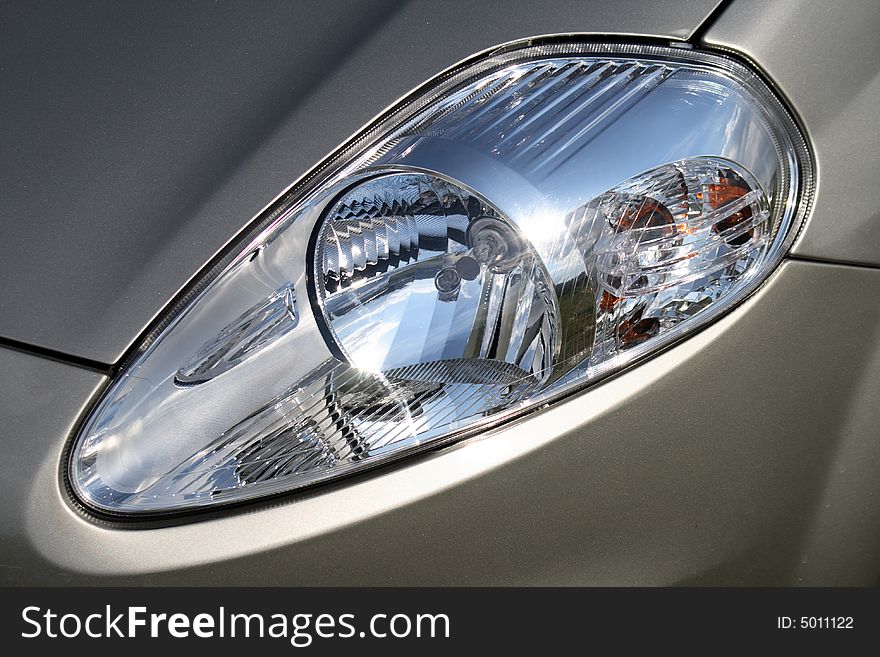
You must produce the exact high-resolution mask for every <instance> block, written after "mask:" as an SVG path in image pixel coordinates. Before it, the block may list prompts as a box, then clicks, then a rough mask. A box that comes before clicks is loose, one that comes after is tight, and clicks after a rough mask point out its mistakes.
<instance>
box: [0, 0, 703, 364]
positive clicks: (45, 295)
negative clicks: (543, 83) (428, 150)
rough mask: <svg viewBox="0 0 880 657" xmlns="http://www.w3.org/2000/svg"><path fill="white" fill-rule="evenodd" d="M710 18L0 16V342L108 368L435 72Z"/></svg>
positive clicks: (212, 12) (373, 7)
mask: <svg viewBox="0 0 880 657" xmlns="http://www.w3.org/2000/svg"><path fill="white" fill-rule="evenodd" d="M716 4H717V2H716V0H698V1H696V2H684V1H683V0H679V1H676V2H664V3H651V4H646V3H644V2H641V1H640V0H625V1H624V2H613V3H609V2H605V0H593V1H592V2H580V1H577V0H564V1H562V2H553V3H546V4H544V5H542V6H541V8H540V11H537V10H536V9H535V5H534V3H533V2H530V1H528V0H515V1H513V2H505V3H504V5H503V7H502V6H500V5H497V4H495V3H486V2H465V1H457V2H408V3H396V2H390V1H383V0H373V1H371V2H359V3H358V5H357V10H356V11H353V10H352V6H351V4H350V3H348V2H327V1H326V0H312V1H311V2H306V1H301V2H277V1H273V2H266V3H264V4H263V5H262V6H261V7H260V9H259V10H255V8H254V7H252V6H251V3H245V2H242V3H229V4H226V5H222V6H221V7H219V8H218V7H216V5H215V4H214V3H205V4H203V5H200V4H199V3H194V4H189V3H187V4H182V3H175V2H166V3H164V4H163V5H162V7H161V9H160V8H158V7H156V5H155V4H149V5H147V4H143V5H138V4H134V5H132V4H131V3H125V4H119V5H113V4H107V3H96V4H86V3H76V4H71V3H51V4H46V5H29V4H22V5H20V6H12V5H8V4H3V5H2V6H0V25H3V31H4V38H3V39H0V61H2V62H4V67H3V69H2V71H0V87H2V89H3V101H2V103H0V131H2V133H0V134H2V140H0V143H3V145H4V147H3V148H2V149H0V176H2V178H0V188H2V189H3V208H2V212H3V239H2V240H0V263H2V267H3V280H4V285H3V286H2V287H0V309H2V312H0V336H2V337H4V338H7V339H11V340H16V341H19V342H21V343H26V344H28V345H35V346H38V347H42V348H45V349H52V350H55V351H60V352H64V353H65V354H69V355H73V356H78V357H80V358H85V359H91V360H93V361H98V362H101V363H115V362H116V361H118V360H119V359H120V358H121V357H122V355H123V354H124V353H125V351H126V350H127V349H128V348H129V347H130V346H131V345H132V344H133V343H134V342H135V341H136V340H137V338H138V336H139V335H140V334H141V333H142V332H143V331H144V329H145V328H146V327H147V325H148V324H149V323H150V321H151V320H153V318H155V317H156V315H157V314H158V313H160V312H161V310H162V308H163V307H165V305H166V304H167V303H168V302H169V300H170V299H171V298H172V297H173V296H174V295H175V293H177V292H178V290H180V289H181V288H182V287H183V286H184V285H185V284H186V283H187V282H188V281H189V280H190V279H191V278H192V277H194V276H195V275H196V274H197V273H198V272H199V271H200V270H201V269H202V268H203V266H204V265H205V263H206V262H207V261H208V260H209V259H210V258H211V257H212V256H213V255H214V254H215V253H217V251H218V250H220V249H221V248H222V247H223V245H224V244H225V243H227V242H228V241H229V240H230V239H231V238H232V237H233V236H234V235H235V234H236V233H238V232H239V231H240V230H241V229H242V228H243V227H244V226H245V225H247V224H248V223H249V222H250V221H251V220H252V219H253V218H254V217H255V216H256V215H257V214H258V213H259V212H260V211H261V210H262V209H263V208H264V207H265V206H266V205H268V204H269V203H271V202H272V200H273V199H275V197H276V196H278V195H279V194H280V193H281V192H283V191H284V190H285V189H286V188H287V187H289V186H290V185H291V183H293V182H294V181H295V180H296V179H298V178H299V177H300V176H302V175H303V174H304V173H306V172H307V171H308V170H309V169H311V168H312V167H313V166H314V165H315V164H317V163H318V162H319V161H320V160H321V159H322V158H324V157H325V156H326V155H327V154H328V153H329V152H331V151H332V150H334V149H335V148H336V147H337V146H338V145H339V144H340V143H341V142H343V141H344V140H346V139H348V138H349V137H350V136H351V135H352V134H353V133H355V132H356V131H357V130H358V129H359V128H360V127H362V126H363V125H364V124H366V123H367V122H368V121H370V119H372V118H373V117H374V116H376V115H377V114H378V113H379V112H381V111H382V110H383V109H384V108H386V107H388V106H389V105H390V104H391V103H393V102H394V101H395V100H396V99H397V98H399V97H401V96H403V95H405V94H407V93H409V92H410V91H411V90H412V89H414V88H415V87H417V86H419V85H421V84H422V83H424V82H425V81H426V80H428V79H429V78H432V77H433V76H435V75H437V74H438V73H440V72H441V71H443V70H444V69H446V68H448V67H450V66H453V65H454V64H456V63H458V62H460V61H461V60H462V59H465V58H467V57H470V56H472V55H474V54H475V53H478V52H480V51H482V50H485V49H487V48H492V47H494V46H496V45H498V44H501V43H505V42H508V41H513V40H517V39H523V38H527V37H531V36H535V35H541V34H556V33H567V32H593V33H615V34H639V35H650V36H655V37H661V38H666V39H684V38H686V37H687V36H689V35H690V34H691V33H692V32H693V31H694V30H696V29H697V28H698V27H699V25H700V24H701V23H702V21H703V20H704V19H705V18H706V16H707V15H708V14H709V13H710V12H711V11H712V9H713V8H714V7H715V5H716ZM36 254H39V255H36Z"/></svg>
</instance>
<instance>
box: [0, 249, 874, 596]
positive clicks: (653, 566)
mask: <svg viewBox="0 0 880 657" xmlns="http://www.w3.org/2000/svg"><path fill="white" fill-rule="evenodd" d="M842 290H846V291H847V293H846V294H841V291H842ZM878 294H880V271H876V270H871V269H866V268H858V267H844V266H832V265H824V264H816V263H806V262H797V261H788V262H786V263H784V264H783V265H782V266H781V267H780V269H779V270H777V272H776V273H775V274H774V275H773V276H772V277H771V279H770V280H769V281H768V283H767V284H766V285H765V286H764V287H763V288H761V290H760V291H759V292H758V293H757V294H756V295H754V296H753V297H752V298H751V299H750V300H748V301H747V302H746V303H745V304H743V305H742V306H740V307H739V308H738V309H736V310H735V311H733V312H732V313H731V314H730V315H728V316H727V317H725V318H724V319H722V320H721V321H719V322H717V323H716V324H713V325H712V326H710V327H709V328H707V329H705V330H704V331H702V332H700V333H699V334H697V335H695V336H694V337H692V338H691V339H689V340H686V341H685V342H683V343H681V344H679V345H678V346H676V347H673V348H672V349H670V350H668V351H666V352H664V353H663V354H661V355H660V356H658V357H656V358H654V359H653V360H650V361H648V362H646V363H644V364H642V365H640V366H638V367H635V368H632V369H630V370H628V371H627V372H625V373H623V374H621V375H620V376H618V377H615V378H613V379H611V380H609V381H606V382H604V383H602V384H601V385H599V386H596V387H595V388H593V389H592V390H590V391H588V392H586V393H585V394H582V395H579V396H576V397H573V398H571V399H569V400H568V401H565V402H563V403H560V404H558V405H555V406H552V407H550V408H549V409H547V410H545V411H543V412H541V413H538V414H535V415H532V416H530V417H528V418H527V419H525V420H523V421H521V422H519V423H517V424H514V425H509V426H507V427H505V428H502V429H501V430H498V431H495V432H492V433H490V434H487V435H485V436H482V437H479V438H475V439H472V440H468V441H465V442H462V443H459V444H457V445H454V446H452V447H449V448H447V449H444V450H441V451H438V452H434V453H431V454H429V455H426V456H423V457H419V458H416V459H413V460H410V461H407V462H405V463H403V464H401V465H399V466H395V467H389V468H386V469H383V470H379V471H376V472H374V473H372V474H367V475H365V476H362V477H357V478H353V479H350V480H347V481H343V482H341V483H339V484H337V485H334V486H327V487H323V488H317V489H314V490H312V491H307V492H305V493H302V494H298V495H292V496H288V497H284V498H279V499H278V500H277V501H275V502H274V503H272V504H268V505H265V504H264V505H251V506H244V507H242V508H241V509H240V510H239V511H235V510H232V511H226V512H220V513H216V514H213V515H207V516H204V517H202V518H201V519H196V521H194V519H193V518H190V519H188V520H186V521H181V522H178V523H175V524H173V525H168V526H150V525H144V524H138V525H126V526H113V525H109V524H106V523H102V522H100V521H96V520H94V519H90V518H89V517H88V516H85V515H83V514H82V513H81V512H80V511H78V510H77V509H76V508H74V507H73V506H72V505H71V504H70V503H69V498H68V496H67V493H66V491H65V490H64V488H63V483H62V480H61V478H60V476H59V462H60V461H61V457H62V452H63V450H64V446H65V442H66V439H67V436H68V433H69V432H70V430H71V429H72V427H73V425H74V423H75V422H76V418H77V415H78V413H79V411H80V410H81V409H82V408H84V407H85V405H86V404H87V403H88V400H89V398H90V397H91V396H92V395H93V394H94V392H95V390H96V388H97V387H98V386H99V385H100V384H101V380H102V378H101V377H100V376H99V375H96V374H94V373H91V372H88V371H86V370H82V369H77V368H74V367H71V366H69V365H64V364H60V363H56V362H52V361H49V360H45V359H40V358H36V357H34V356H31V355H26V354H22V353H18V352H15V351H10V350H0V367H2V370H3V371H4V372H6V373H8V372H15V373H16V376H15V377H11V376H4V377H3V379H2V381H3V385H4V390H3V396H2V399H3V400H4V410H3V412H4V417H6V428H5V439H6V441H7V443H8V444H12V445H16V448H15V449H12V450H9V451H8V454H7V458H6V462H5V463H4V465H3V468H2V479H0V486H2V488H0V496H2V498H3V499H5V500H16V503H15V504H8V503H6V504H4V505H3V507H2V517H0V532H2V535H3V541H2V548H0V564H2V566H0V576H2V578H3V580H4V581H6V582H9V583H16V582H28V583H35V582H42V583H68V584H93V583H113V584H119V583H150V584H160V583H164V584H169V583H192V584H253V585H258V584H675V583H714V584H829V583H834V584H859V583H862V584H863V583H871V582H873V581H876V577H877V567H878V562H877V554H878V553H880V496H878V495H876V494H874V495H868V494H866V491H874V492H876V487H877V479H876V472H877V470H878V467H880V441H878V440H876V438H877V434H876V427H877V426H878V425H880V407H878V406H877V404H876V403H873V402H875V401H876V399H877V398H878V397H880V349H878V345H880V306H878V305H877V303H876V298H877V296H878ZM49 381H51V382H53V385H47V382H49ZM133 527H134V528H133Z"/></svg>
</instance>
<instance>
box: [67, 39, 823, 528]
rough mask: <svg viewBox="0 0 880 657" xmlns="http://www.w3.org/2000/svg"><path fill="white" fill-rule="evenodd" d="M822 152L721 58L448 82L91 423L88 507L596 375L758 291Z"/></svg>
mask: <svg viewBox="0 0 880 657" xmlns="http://www.w3.org/2000/svg"><path fill="white" fill-rule="evenodd" d="M811 185H812V178H811V168H810V159H809V156H808V153H807V150H806V147H805V144H804V142H803V139H802V138H801V136H800V134H799V133H798V131H797V129H796V127H795V125H794V124H793V122H792V121H791V119H790V118H789V116H788V115H787V114H786V112H785V111H784V109H783V108H782V107H781V106H780V104H779V103H778V101H777V100H776V99H775V97H774V96H773V95H772V94H771V93H770V92H769V90H768V89H767V88H766V87H765V86H764V85H763V83H762V82H760V80H758V79H757V78H756V77H755V76H753V75H752V74H751V73H749V72H748V71H747V70H746V69H745V68H743V67H742V66H740V65H738V64H736V63H734V62H732V61H730V60H728V59H726V58H721V57H717V56H712V55H708V54H703V53H695V52H689V51H682V50H678V49H669V48H659V47H649V46H625V45H604V46H603V45H596V44H563V45H559V44H557V45H547V46H532V47H527V48H522V49H510V50H507V51H505V52H503V53H501V54H496V55H494V56H491V57H488V58H485V59H483V60H481V61H479V62H477V63H476V64H473V65H470V66H468V67H465V68H462V69H460V70H458V71H457V72H453V73H450V74H447V75H445V76H442V77H441V78H440V79H439V81H438V82H436V84H435V85H434V86H433V87H432V89H431V90H430V91H428V92H425V93H423V94H422V95H420V96H418V97H416V98H414V99H412V100H410V101H409V102H407V103H404V104H402V105H401V106H400V107H399V108H398V109H396V110H395V111H393V112H391V113H390V114H389V115H388V116H387V117H386V118H385V119H384V120H382V121H381V122H380V123H378V124H377V125H376V126H374V127H373V128H372V129H371V130H369V131H368V132H366V133H365V134H364V135H362V136H361V137H360V138H359V139H358V140H357V141H355V142H353V143H352V144H350V145H349V146H348V147H346V148H345V149H343V150H342V151H340V152H339V153H338V154H337V155H336V156H334V157H333V158H331V159H330V160H329V161H328V162H327V163H325V165H324V166H322V167H321V168H319V169H317V170H316V172H315V173H313V174H312V175H311V176H310V177H308V178H306V179H305V180H304V181H303V182H301V183H300V184H299V185H297V186H296V187H294V188H293V190H292V191H291V192H290V193H289V194H288V196H287V197H286V198H285V199H283V200H282V202H281V203H280V204H278V205H277V207H276V209H275V210H274V211H273V212H271V213H270V214H269V215H268V216H267V217H266V218H265V219H264V220H263V221H262V222H261V223H260V225H259V226H258V227H257V228H255V229H254V230H253V231H252V232H251V234H250V235H249V236H246V237H245V239H244V241H243V242H242V246H239V247H238V248H237V249H235V250H233V251H232V252H231V253H230V255H229V257H228V258H227V260H226V261H225V262H224V263H221V266H220V267H217V268H215V269H216V270H217V271H218V272H219V273H217V274H215V275H214V274H209V275H206V277H205V278H204V279H203V281H202V284H201V285H200V286H199V287H197V288H196V289H197V290H198V292H197V293H193V294H191V295H190V297H188V298H187V299H185V300H183V301H182V302H181V303H179V304H178V307H177V308H175V309H174V310H173V311H172V312H171V313H169V317H168V318H167V321H166V322H165V324H164V325H163V327H162V328H161V329H160V330H157V331H155V332H154V334H152V335H151V336H150V337H149V338H148V339H147V340H146V341H145V342H144V344H143V345H142V346H141V348H140V349H139V350H138V352H137V353H136V354H135V356H134V357H133V358H132V360H131V361H130V362H129V364H128V365H127V367H126V368H125V369H124V371H123V373H122V374H121V376H120V377H119V378H118V379H117V380H116V381H114V383H113V384H112V385H111V386H110V387H109V389H108V390H107V391H106V393H105V394H104V396H103V398H102V399H101V401H100V403H99V404H98V405H97V407H96V408H95V409H94V411H93V412H92V413H91V415H90V416H89V418H88V419H87V421H86V422H85V423H84V425H83V427H82V429H81V431H80V433H79V436H78V438H77V440H76V442H75V443H74V445H73V448H72V450H71V456H70V481H71V483H72V486H73V488H74V490H75V492H76V493H77V495H78V497H80V498H81V499H82V500H83V501H84V502H85V503H86V504H87V505H88V506H90V507H92V508H95V509H97V510H100V511H104V512H112V513H132V514H153V513H158V512H165V511H174V510H181V509H191V508H201V507H205V506H210V505H216V504H222V503H226V502H233V501H239V500H243V499H249V498H256V497H260V496H265V495H269V494H274V493H279V492H283V491H289V490H293V489H298V488H301V487H303V486H307V485H310V484H314V483H318V482H322V481H327V480H329V479H334V478H337V477H340V476H343V475H347V474H351V473H354V472H358V471H361V470H363V469H365V468H368V467H371V466H373V465H376V464H380V463H384V462H387V461H389V460H391V459H395V458H399V457H401V456H404V455H406V454H409V453H412V452H413V451H414V450H417V449H420V448H423V447H426V446H430V445H437V444H441V443H442V442H444V441H448V440H450V439H453V438H455V437H458V436H461V435H464V434H465V433H466V432H468V431H473V430H476V429H479V428H484V427H486V426H487V425H490V424H494V423H497V422H499V421H501V420H504V419H506V418H509V417H512V416H513V415H516V414H519V413H522V412H524V411H526V410H528V409H530V408H534V407H536V406H538V405H540V404H544V403H547V402H550V401H552V400H554V399H556V398H558V397H560V396H561V395H564V394H567V393H569V392H571V391H572V390H575V389H578V388H581V387H583V386H585V385H586V384H588V383H591V382H594V381H596V380H598V379H600V378H601V377H602V376H604V375H606V374H607V373H608V372H610V371H613V370H616V369H619V368H620V367H622V366H624V365H625V364H627V363H629V362H631V361H633V360H634V359H636V358H639V357H641V356H644V355H645V354H647V353H649V352H652V351H655V350H657V349H659V348H661V347H662V346H664V345H666V344H669V343H670V342H671V341H673V340H675V339H678V338H680V337H681V336H683V335H685V334H686V333H688V332H689V331H692V330H693V329H695V328H696V327H698V326H700V325H702V324H705V323H706V322H707V321H709V320H710V319H711V318H713V317H717V316H718V314H719V313H721V312H723V311H724V310H725V309H729V308H730V307H731V306H732V305H733V304H735V303H736V302H737V301H739V300H741V299H742V298H743V297H744V296H745V295H747V294H748V293H750V292H751V291H752V290H754V289H755V287H756V286H757V285H758V284H759V283H760V282H761V281H762V280H763V279H764V278H765V277H766V276H767V274H768V273H769V272H770V271H771V269H772V268H773V267H774V266H775V264H776V263H777V262H778V261H779V259H780V258H781V257H782V255H783V254H784V252H785V250H786V249H787V247H788V245H789V244H790V242H791V241H792V240H793V238H794V235H795V232H796V228H797V226H798V225H799V223H800V220H801V219H802V217H803V215H804V213H805V212H806V208H807V199H808V197H809V194H810V192H811Z"/></svg>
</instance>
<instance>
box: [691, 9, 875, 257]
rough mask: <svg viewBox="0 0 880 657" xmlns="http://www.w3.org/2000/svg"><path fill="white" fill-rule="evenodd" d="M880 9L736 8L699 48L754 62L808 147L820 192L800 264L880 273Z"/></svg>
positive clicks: (798, 248)
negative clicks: (798, 122) (871, 268)
mask: <svg viewBox="0 0 880 657" xmlns="http://www.w3.org/2000/svg"><path fill="white" fill-rule="evenodd" d="M878 34H880V2H876V1H874V0H855V1H848V2H842V3H837V2H816V1H815V0H783V1H777V2H766V1H762V0H735V1H734V2H733V3H732V4H731V5H730V6H729V7H728V8H727V9H725V11H724V12H723V13H722V14H721V17H720V18H719V20H718V21H717V22H716V23H715V24H713V25H712V27H711V28H710V29H709V31H708V32H707V33H706V35H705V37H704V39H703V41H704V43H706V44H708V45H711V46H719V47H723V48H728V49H731V50H735V51H737V52H740V53H743V54H745V55H746V56H748V57H749V58H751V59H752V60H753V61H755V62H757V63H758V65H759V66H761V67H762V68H763V69H764V70H765V71H766V72H767V73H768V75H769V76H770V78H771V79H772V80H773V82H774V83H775V84H776V85H777V87H778V88H779V89H780V90H781V91H782V93H783V94H785V95H786V96H787V97H788V98H789V100H790V101H791V104H792V106H793V107H794V108H795V110H796V111H797V112H798V113H799V114H800V117H801V119H802V120H803V123H804V126H805V129H806V132H807V134H808V135H809V136H810V138H811V139H812V142H813V145H814V148H815V153H816V160H817V162H816V164H817V167H816V168H817V180H818V186H817V190H816V199H815V202H814V210H813V216H812V218H811V219H810V220H809V222H808V224H807V226H806V227H805V229H804V230H803V231H802V234H801V236H800V238H799V239H798V242H797V243H796V244H795V246H794V249H793V252H794V253H795V254H797V255H800V256H804V257H809V258H817V259H821V260H831V261H838V262H853V263H862V264H869V265H880V203H878V200H877V180H878V175H880V129H878V120H880V110H878V107H880V39H878V38H877V35H878Z"/></svg>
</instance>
